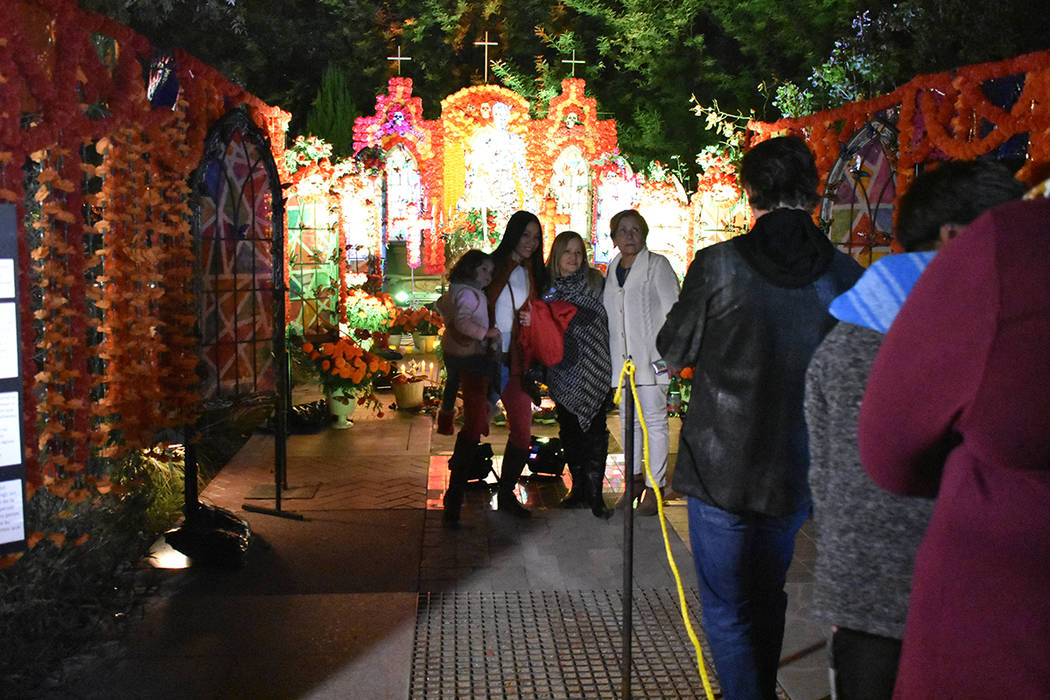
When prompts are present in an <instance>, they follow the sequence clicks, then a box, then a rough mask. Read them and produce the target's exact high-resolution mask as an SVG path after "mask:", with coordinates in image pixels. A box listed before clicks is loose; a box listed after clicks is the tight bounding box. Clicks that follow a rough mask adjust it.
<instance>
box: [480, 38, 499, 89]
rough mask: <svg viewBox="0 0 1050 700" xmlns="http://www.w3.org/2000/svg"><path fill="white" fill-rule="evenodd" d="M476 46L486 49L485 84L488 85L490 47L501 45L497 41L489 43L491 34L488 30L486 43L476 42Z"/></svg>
mask: <svg viewBox="0 0 1050 700" xmlns="http://www.w3.org/2000/svg"><path fill="white" fill-rule="evenodd" d="M474 46H484V47H485V82H486V83H487V82H488V81H489V47H490V46H499V43H497V42H495V41H489V32H488V30H487V29H486V30H485V40H484V41H475V42H474Z"/></svg>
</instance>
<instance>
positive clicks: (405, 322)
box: [390, 306, 445, 335]
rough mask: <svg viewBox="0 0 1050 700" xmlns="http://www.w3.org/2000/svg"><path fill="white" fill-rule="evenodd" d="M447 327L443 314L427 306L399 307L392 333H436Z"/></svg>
mask: <svg viewBox="0 0 1050 700" xmlns="http://www.w3.org/2000/svg"><path fill="white" fill-rule="evenodd" d="M444 327H445V322H444V321H443V320H442V319H441V315H440V314H438V313H435V312H434V311H431V310H430V309H428V308H427V307H425V306H421V307H420V308H418V309H399V310H398V314H397V318H396V319H394V325H393V326H392V327H391V329H390V332H391V333H422V334H423V335H435V334H437V332H438V331H439V330H440V329H442V328H444Z"/></svg>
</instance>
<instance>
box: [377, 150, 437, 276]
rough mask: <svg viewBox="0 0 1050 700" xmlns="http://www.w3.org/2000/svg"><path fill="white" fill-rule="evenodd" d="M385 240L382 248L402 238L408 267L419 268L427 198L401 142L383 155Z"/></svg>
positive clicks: (413, 163)
mask: <svg viewBox="0 0 1050 700" xmlns="http://www.w3.org/2000/svg"><path fill="white" fill-rule="evenodd" d="M385 171H386V172H385V174H386V183H387V185H386V204H387V206H386V222H385V223H386V240H384V241H383V244H384V248H385V246H386V245H388V244H390V243H391V242H394V241H403V242H404V243H405V246H406V249H407V256H408V266H409V267H411V268H412V269H415V268H417V267H419V265H420V263H421V262H422V256H421V250H420V246H421V245H422V231H423V229H424V228H425V227H426V221H425V220H424V219H423V218H422V217H421V216H420V213H421V212H424V211H427V210H428V209H429V208H430V207H428V206H427V197H426V195H425V194H424V192H423V180H422V178H421V177H420V175H419V168H418V167H417V165H416V161H415V159H414V158H413V157H412V154H411V153H410V152H409V151H408V150H407V149H405V148H403V147H402V146H400V145H396V146H394V147H393V148H392V149H390V152H389V153H387V157H386V166H385Z"/></svg>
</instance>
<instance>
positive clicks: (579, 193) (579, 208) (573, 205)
mask: <svg viewBox="0 0 1050 700" xmlns="http://www.w3.org/2000/svg"><path fill="white" fill-rule="evenodd" d="M547 196H548V197H551V198H553V199H554V201H555V202H556V203H557V214H559V215H560V216H559V219H560V221H559V223H560V224H561V225H559V226H557V229H556V230H553V231H549V232H547V233H548V236H547V238H549V239H550V240H551V241H553V240H554V237H555V236H556V235H557V234H559V233H561V232H562V231H575V232H576V233H579V234H580V235H581V236H583V237H584V238H585V239H586V238H589V237H590V232H591V231H592V229H593V227H592V226H591V169H590V167H589V166H588V163H587V159H586V158H585V157H584V155H583V151H582V150H580V147H579V146H577V145H575V144H572V145H569V146H567V147H566V148H565V150H563V151H562V152H561V154H560V155H559V156H558V159H557V160H556V161H554V168H553V176H552V177H551V182H550V186H549V187H548V188H547Z"/></svg>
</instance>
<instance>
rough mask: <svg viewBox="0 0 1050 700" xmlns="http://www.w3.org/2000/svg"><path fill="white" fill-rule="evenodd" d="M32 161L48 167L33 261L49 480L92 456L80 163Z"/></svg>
mask: <svg viewBox="0 0 1050 700" xmlns="http://www.w3.org/2000/svg"><path fill="white" fill-rule="evenodd" d="M34 160H37V162H40V163H41V165H42V166H43V169H42V171H41V173H40V175H39V177H38V182H39V188H38V189H37V191H36V194H35V199H36V200H37V201H38V202H40V218H39V219H38V220H37V221H36V222H35V223H34V226H35V227H36V228H38V229H39V230H40V232H41V241H40V245H39V246H38V247H37V248H36V250H34V251H33V253H32V258H33V260H34V265H35V268H36V269H35V271H34V272H35V273H36V274H35V275H34V276H35V277H36V279H37V282H36V284H37V286H38V287H40V289H41V292H42V302H41V308H40V309H39V310H38V311H37V312H36V314H35V315H36V317H37V320H39V321H41V322H42V325H43V328H42V331H41V334H40V337H39V338H38V340H37V348H38V350H39V354H40V357H41V358H42V360H41V371H40V372H38V373H37V375H36V380H37V383H38V385H39V386H40V388H41V389H42V391H40V392H39V394H40V395H41V396H42V399H41V401H40V404H39V405H38V407H37V412H38V414H39V418H40V424H41V425H42V429H41V432H40V435H39V438H38V443H37V447H38V449H39V451H40V456H41V462H40V463H41V470H42V472H43V475H44V479H45V483H46V481H47V479H48V478H57V477H59V476H62V475H66V474H76V473H79V472H81V471H83V470H84V467H85V466H86V464H87V458H88V456H89V454H88V445H87V437H88V430H89V419H88V405H87V401H86V397H87V396H88V384H89V378H88V372H87V353H86V349H85V343H84V341H85V338H86V331H87V313H86V304H85V300H86V290H85V283H84V266H85V261H84V240H83V228H82V219H81V217H80V216H79V213H80V205H81V196H80V174H81V173H80V168H79V160H78V159H77V158H76V157H75V156H74V154H73V153H72V152H71V151H69V150H68V149H63V148H57V147H56V148H54V149H52V150H51V151H48V152H44V151H40V152H37V153H35V154H34ZM74 212H76V213H74Z"/></svg>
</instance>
